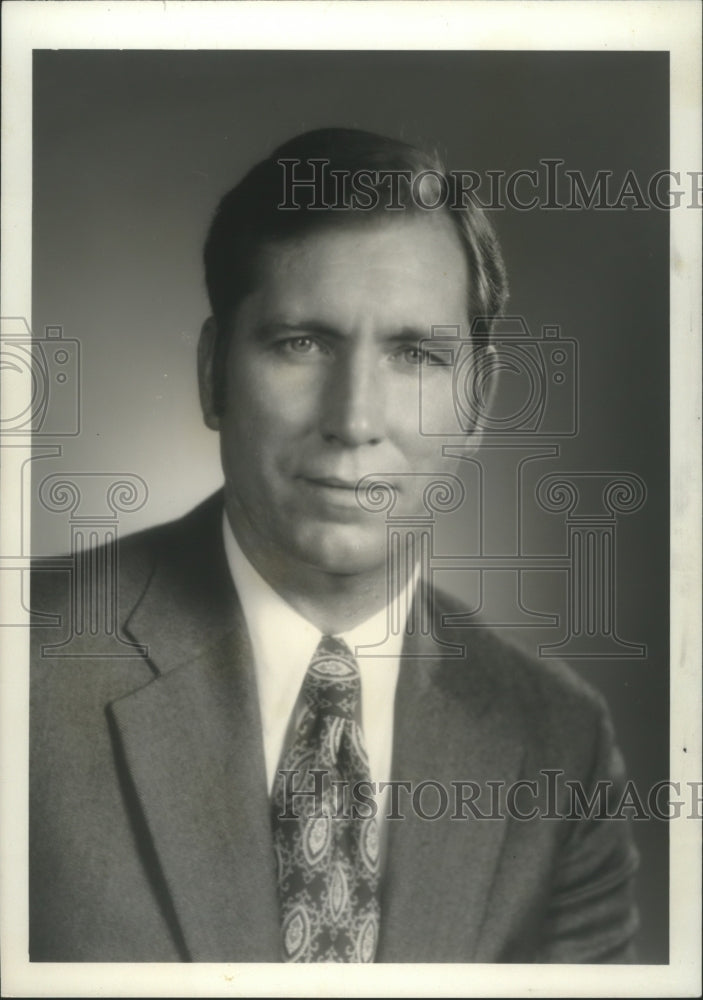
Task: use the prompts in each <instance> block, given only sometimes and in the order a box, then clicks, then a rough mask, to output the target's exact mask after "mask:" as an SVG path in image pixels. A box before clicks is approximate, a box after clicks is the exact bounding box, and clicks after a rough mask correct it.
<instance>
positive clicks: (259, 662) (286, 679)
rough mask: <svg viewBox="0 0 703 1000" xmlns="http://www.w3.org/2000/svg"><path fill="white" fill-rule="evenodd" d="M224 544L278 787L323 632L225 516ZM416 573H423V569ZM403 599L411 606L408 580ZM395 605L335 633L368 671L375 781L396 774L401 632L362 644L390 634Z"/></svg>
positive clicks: (269, 768)
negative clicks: (376, 652)
mask: <svg viewBox="0 0 703 1000" xmlns="http://www.w3.org/2000/svg"><path fill="white" fill-rule="evenodd" d="M223 533H224V545H225V552H226V554H227V562H228V564H229V568H230V572H231V574H232V579H233V580H234V585H235V587H236V589H237V593H238V595H239V600H240V602H241V605H242V610H243V612H244V618H245V620H246V624H247V628H248V629H249V637H250V639H251V645H252V650H253V654H254V667H255V670H256V678H257V684H258V692H259V705H260V709H261V723H262V729H263V737H264V756H265V760H266V776H267V779H268V787H269V791H271V790H272V789H273V782H274V777H275V772H276V768H277V767H278V763H279V760H280V757H281V751H282V749H283V744H284V740H285V737H286V730H287V728H288V724H289V721H290V718H291V715H292V713H293V710H294V708H295V704H296V701H297V699H298V695H299V693H300V688H301V685H302V683H303V678H304V676H305V673H306V671H307V669H308V666H309V664H310V660H311V659H312V655H313V653H314V652H315V649H316V648H317V644H318V643H319V641H320V639H321V637H322V633H321V632H320V631H319V629H317V628H316V627H315V626H314V625H312V624H311V623H310V622H309V621H308V620H307V619H306V618H304V617H303V616H302V615H300V614H299V613H298V612H297V611H295V610H294V609H293V608H292V607H291V606H290V605H289V604H287V603H286V601H284V600H283V598H282V597H280V595H279V594H277V593H276V591H275V590H273V588H272V587H270V586H269V584H268V583H266V581H265V580H264V579H263V578H262V577H261V576H260V574H259V573H258V572H257V570H255V569H254V567H253V566H252V564H251V563H250V562H249V560H248V559H247V558H246V556H245V555H244V553H243V552H242V550H241V548H240V547H239V544H238V543H237V540H236V538H235V537H234V533H233V531H232V528H231V526H230V523H229V520H228V518H227V515H226V514H225V515H224V517H223ZM416 576H417V574H416ZM413 584H414V580H413V581H411V582H410V583H408V585H407V586H406V589H405V590H404V591H403V593H402V594H401V595H400V602H399V606H400V607H401V608H407V607H408V600H407V598H408V597H409V596H410V595H409V593H408V592H407V591H408V587H410V586H411V585H413ZM387 617H388V609H387V608H385V607H384V608H382V609H381V610H380V611H379V612H378V613H377V614H375V615H373V616H372V617H371V618H368V619H367V620H366V621H365V622H362V623H361V624H360V625H357V626H356V627H355V628H353V629H350V630H349V631H348V632H344V633H341V634H339V635H337V636H336V638H338V639H343V640H344V642H346V644H347V646H348V647H349V649H350V650H351V652H352V653H353V654H354V655H355V656H356V660H357V663H358V664H359V672H360V674H361V725H362V729H363V733H364V739H365V741H366V748H367V751H368V756H369V770H370V777H371V780H372V781H373V782H375V783H376V787H377V788H378V783H379V782H382V781H389V780H390V777H391V754H392V749H393V701H394V698H395V687H396V682H397V680H398V670H399V667H400V654H401V650H402V645H403V634H402V632H401V633H400V634H398V635H391V636H389V637H388V640H387V641H385V643H384V646H383V653H384V655H383V656H381V657H379V656H372V655H371V656H370V655H364V654H363V651H362V650H361V649H360V647H364V646H370V645H376V644H378V643H380V642H383V641H384V639H386V633H387V631H388V627H387ZM385 798H386V796H385V795H383V794H380V795H377V796H376V801H377V804H378V813H377V815H378V818H379V819H381V818H382V816H383V812H384V809H383V805H384V800H385Z"/></svg>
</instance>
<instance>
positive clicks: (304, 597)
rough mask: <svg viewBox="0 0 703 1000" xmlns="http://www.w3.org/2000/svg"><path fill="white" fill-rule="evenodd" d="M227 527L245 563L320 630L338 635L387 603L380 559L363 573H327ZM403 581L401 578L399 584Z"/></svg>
mask: <svg viewBox="0 0 703 1000" xmlns="http://www.w3.org/2000/svg"><path fill="white" fill-rule="evenodd" d="M227 528H228V530H229V531H230V532H231V534H232V536H233V537H234V539H235V540H236V544H237V545H238V547H239V549H240V550H241V552H242V553H243V555H244V556H245V557H246V558H247V559H248V561H249V563H250V564H251V566H252V567H253V568H254V569H255V570H256V572H257V573H258V574H259V575H260V576H261V577H262V579H263V580H265V581H266V583H267V584H268V585H269V586H270V587H271V588H272V589H273V590H274V591H275V592H276V593H277V594H278V595H279V597H281V598H282V599H283V600H284V601H285V602H286V603H287V604H289V605H290V606H291V607H292V608H293V609H294V610H295V611H297V612H298V614H300V615H302V617H303V618H305V619H306V620H307V621H309V622H310V623H311V624H312V625H314V626H315V627H316V628H317V629H319V631H320V632H322V633H323V634H324V635H339V634H341V633H343V632H348V631H349V630H351V629H353V628H355V627H356V626H357V625H360V624H361V623H362V622H365V621H367V619H369V618H371V617H372V616H373V615H375V614H376V613H377V612H379V611H380V610H381V609H382V608H384V607H385V606H386V605H387V603H388V582H387V570H386V566H385V564H382V565H381V566H380V567H375V568H374V569H373V570H370V571H368V572H364V573H352V574H343V573H330V572H326V571H324V570H322V569H320V568H319V567H317V566H312V565H310V564H308V563H305V562H302V561H297V560H292V559H286V558H283V557H282V555H281V553H280V552H279V551H278V550H275V551H274V550H271V551H269V550H267V549H266V548H265V547H263V546H256V545H253V544H252V543H251V539H250V538H249V537H248V535H247V532H245V531H244V532H242V531H238V532H235V531H234V530H233V529H232V527H231V520H230V519H229V518H228V519H227ZM406 582H407V581H402V583H401V585H400V586H401V588H402V587H403V586H405V583H406Z"/></svg>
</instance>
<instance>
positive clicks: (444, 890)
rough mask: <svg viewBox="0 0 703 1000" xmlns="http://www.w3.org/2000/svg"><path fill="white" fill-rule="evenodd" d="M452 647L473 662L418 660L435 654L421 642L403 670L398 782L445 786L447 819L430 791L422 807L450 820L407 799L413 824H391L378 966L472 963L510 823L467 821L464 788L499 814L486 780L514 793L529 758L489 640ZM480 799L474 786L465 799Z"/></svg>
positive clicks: (402, 799)
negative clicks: (501, 690) (498, 685)
mask: <svg viewBox="0 0 703 1000" xmlns="http://www.w3.org/2000/svg"><path fill="white" fill-rule="evenodd" d="M468 636H470V637H471V639H469V640H467V637H468ZM474 637H475V638H474ZM443 638H445V639H447V638H449V637H448V636H446V635H444V636H443ZM451 640H452V641H454V642H456V641H457V640H458V641H460V642H467V644H468V642H470V643H471V644H470V645H469V650H468V656H467V658H466V659H464V658H463V657H461V658H460V659H459V660H451V659H447V660H442V659H435V660H432V659H427V658H424V659H422V658H414V657H418V656H423V655H424V656H425V657H426V656H427V653H428V652H429V653H430V654H431V651H432V650H431V647H429V644H428V640H427V639H422V638H418V637H415V638H412V639H410V640H408V642H406V645H405V649H404V656H403V660H402V661H401V669H400V675H399V679H398V687H397V690H396V701H395V723H394V748H393V778H394V780H397V781H409V782H411V783H412V787H413V789H416V788H417V786H418V784H419V783H420V782H422V781H426V780H428V779H430V780H431V781H434V782H438V783H440V784H441V785H442V786H443V787H444V788H445V789H446V790H447V793H448V801H447V804H446V807H445V809H444V810H441V809H440V805H443V803H440V800H439V798H438V792H437V791H436V789H432V788H428V789H427V790H426V792H424V793H423V795H422V797H421V798H420V799H419V800H418V802H417V803H416V804H419V806H420V809H421V810H422V812H423V813H424V814H425V815H432V814H434V813H436V812H442V813H443V814H442V815H440V816H439V817H438V818H437V819H426V818H422V816H421V815H418V812H417V810H416V809H414V808H413V803H412V799H411V797H410V795H409V793H407V792H404V791H401V792H400V796H399V803H400V808H399V812H400V814H401V815H403V816H404V818H403V819H395V820H394V819H386V820H385V822H386V823H387V824H388V841H387V846H388V851H387V859H388V860H387V866H386V872H385V880H384V895H383V900H382V932H381V942H380V948H379V953H378V955H377V961H384V962H407V961H415V962H423V961H426V962H427V961H431V962H442V961H443V962H457V961H464V962H467V961H471V960H472V957H473V955H474V952H475V949H476V945H477V939H478V935H479V931H480V929H481V925H482V922H483V917H484V912H485V908H486V904H487V900H488V896H489V892H490V888H491V884H492V881H493V878H494V875H495V871H496V867H497V865H498V864H499V858H500V851H501V847H502V844H503V840H504V836H505V827H506V821H505V820H501V819H493V820H491V819H476V818H473V817H472V818H461V814H462V812H469V810H468V808H466V807H464V809H463V810H462V806H461V804H459V805H458V807H457V805H456V803H457V801H458V800H459V799H460V798H461V795H462V792H461V791H460V790H456V791H455V788H456V783H457V782H467V783H468V782H475V783H476V785H477V786H478V787H479V788H481V794H480V797H479V798H477V799H476V808H477V809H479V810H480V811H481V813H484V814H490V813H491V811H492V804H491V799H490V798H488V797H487V791H488V790H487V788H486V785H485V783H486V781H488V780H492V781H497V782H504V783H505V785H504V786H503V787H506V786H507V785H509V784H510V783H511V782H512V781H513V780H514V778H515V777H516V776H517V773H518V770H519V768H520V764H521V761H522V756H523V753H522V750H521V749H520V740H519V739H516V738H515V737H516V734H515V732H514V728H513V726H514V720H511V719H510V718H508V717H505V716H504V715H503V713H502V711H501V710H500V706H501V700H497V701H496V702H495V703H494V701H493V693H494V691H493V687H494V685H493V682H492V679H491V667H492V666H495V665H494V664H490V663H489V662H488V661H489V659H490V658H489V657H488V656H487V655H486V654H484V652H483V649H482V646H483V643H482V641H481V639H480V635H477V632H476V630H471V631H470V632H469V631H464V632H461V633H459V635H458V636H457V634H456V633H454V634H453V635H452V636H451ZM453 783H454V784H453ZM470 794H471V789H470V786H468V785H466V786H465V789H464V791H463V795H464V797H465V798H466V799H468V798H469V797H470ZM497 809H498V806H496V811H497ZM457 813H458V816H457ZM452 817H454V818H452Z"/></svg>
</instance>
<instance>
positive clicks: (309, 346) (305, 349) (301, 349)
mask: <svg viewBox="0 0 703 1000" xmlns="http://www.w3.org/2000/svg"><path fill="white" fill-rule="evenodd" d="M279 347H280V348H281V350H282V351H284V352H286V353H291V354H313V353H314V352H315V351H319V350H320V345H319V344H318V343H317V342H316V341H314V340H313V339H312V337H288V338H287V339H286V340H282V341H280V342H279Z"/></svg>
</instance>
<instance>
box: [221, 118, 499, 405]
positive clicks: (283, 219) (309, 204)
mask: <svg viewBox="0 0 703 1000" xmlns="http://www.w3.org/2000/svg"><path fill="white" fill-rule="evenodd" d="M398 172H402V173H403V174H404V179H406V181H407V182H406V183H404V184H401V183H397V184H396V186H395V190H394V189H393V187H392V184H391V180H390V175H391V173H396V174H397V173H398ZM362 173H363V174H364V175H365V178H364V179H365V182H366V183H365V186H364V188H363V192H364V195H363V197H362V196H361V195H360V196H359V197H357V198H356V201H354V199H350V198H349V196H348V195H347V197H346V198H344V197H341V196H340V178H352V177H358V176H361V174H362ZM420 175H423V176H420ZM292 177H294V179H295V189H294V191H292V192H291V190H286V179H288V180H290V179H291V178H292ZM401 179H403V178H401ZM411 179H412V180H413V181H415V180H421V181H424V179H430V180H433V181H434V183H435V187H437V186H439V187H440V188H441V189H443V190H444V194H445V199H444V202H443V203H441V200H440V199H439V198H438V199H437V201H438V202H439V203H440V204H438V208H437V210H438V211H442V212H445V213H446V214H448V215H449V216H450V217H451V219H452V221H453V223H454V225H455V226H456V229H457V232H458V235H459V238H460V240H461V244H462V246H463V248H464V253H465V254H466V260H467V265H468V269H469V287H470V290H471V294H470V315H469V321H470V323H471V332H472V337H474V338H475V340H476V342H477V343H478V344H479V345H481V346H485V345H486V344H487V343H488V341H489V339H490V332H491V327H492V324H493V320H494V318H495V317H497V316H500V315H501V313H502V311H503V308H504V305H505V301H506V299H507V281H506V276H505V267H504V264H503V258H502V255H501V251H500V246H499V244H498V240H497V238H496V235H495V232H494V230H493V227H492V226H491V224H490V223H489V221H488V220H487V218H486V217H485V215H484V213H483V211H482V210H481V208H480V207H479V206H478V205H477V204H475V202H473V201H472V200H471V199H470V198H468V199H467V198H464V197H463V196H462V197H461V198H460V199H458V201H457V198H456V197H454V198H447V197H446V195H447V193H448V192H449V191H450V190H451V187H452V180H453V178H452V177H451V176H450V175H449V174H448V172H447V170H446V169H445V167H444V165H443V163H442V162H441V160H440V158H439V156H438V155H437V154H436V153H429V152H425V151H423V150H421V149H418V148H416V147H414V146H410V145H408V144H407V143H405V142H401V141H400V140H397V139H390V138H387V137H386V136H382V135H375V134H374V133H372V132H364V131H361V130H359V129H344V128H324V129H316V130H314V131H312V132H305V133H303V134H302V135H299V136H296V137H295V138H293V139H291V140H289V141H288V142H286V143H284V144H283V145H282V146H279V147H278V148H277V149H275V150H274V151H273V152H272V153H271V155H270V156H268V157H267V158H266V159H265V160H262V161H261V162H260V163H258V164H257V165H256V166H255V167H253V168H252V169H251V170H250V171H249V173H248V174H246V176H245V177H244V178H243V179H242V180H241V181H240V182H239V184H237V185H236V187H234V188H232V190H231V191H229V192H228V193H227V194H226V195H225V196H224V198H223V199H222V201H221V202H220V204H219V206H218V208H217V211H216V213H215V217H214V219H213V221H212V224H211V226H210V230H209V233H208V236H207V240H206V242H205V253H204V257H205V282H206V285H207V291H208V296H209V299H210V306H211V308H212V313H213V316H214V318H215V322H216V324H217V331H218V333H217V343H216V348H215V359H214V378H215V385H214V402H215V407H216V410H217V412H219V413H221V412H222V411H223V410H224V394H225V374H224V373H225V361H226V354H227V346H228V333H229V324H230V321H231V318H232V315H233V313H234V310H235V309H236V307H237V305H238V304H239V303H240V302H241V300H242V299H243V298H244V297H245V296H246V295H247V294H248V293H249V292H250V291H252V290H253V288H254V287H255V284H256V268H257V263H258V253H259V251H260V250H261V249H262V248H263V247H264V246H266V245H269V244H271V243H274V242H276V241H281V240H286V239H291V238H293V237H300V236H303V235H305V234H306V233H309V232H311V231H314V230H319V229H321V228H324V227H326V226H328V225H334V224H337V225H338V224H340V223H347V224H348V223H349V222H354V223H362V222H363V220H364V219H369V218H375V219H378V218H379V215H380V213H381V212H385V213H388V217H390V218H392V215H393V211H399V210H403V209H405V210H408V211H414V212H416V213H421V212H423V211H427V210H428V207H429V206H427V205H425V206H423V205H420V204H418V201H417V198H416V197H413V190H416V189H413V187H412V184H411V183H410V181H411ZM301 180H302V181H303V183H302V184H301V183H300V181H301ZM313 180H314V183H311V182H312V181H313ZM306 181H307V183H305V182H306ZM357 193H358V192H357ZM440 193H441V192H440ZM364 197H366V199H367V203H366V204H364V202H363V198H364ZM282 206H283V207H282Z"/></svg>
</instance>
